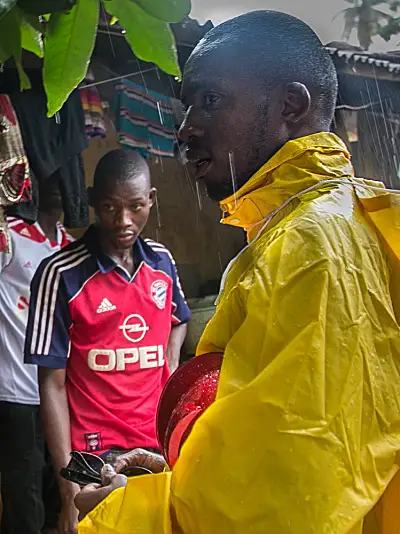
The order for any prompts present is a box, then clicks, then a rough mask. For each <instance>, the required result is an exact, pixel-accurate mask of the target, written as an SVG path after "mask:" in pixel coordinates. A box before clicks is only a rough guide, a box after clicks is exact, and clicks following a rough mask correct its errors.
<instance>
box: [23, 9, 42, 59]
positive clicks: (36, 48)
mask: <svg viewBox="0 0 400 534" xmlns="http://www.w3.org/2000/svg"><path fill="white" fill-rule="evenodd" d="M20 20H21V46H22V48H24V49H25V50H28V52H32V53H33V54H36V55H37V56H38V57H41V58H42V57H43V41H42V34H41V33H40V32H39V31H38V30H36V29H35V28H34V27H33V26H31V24H30V23H29V22H28V21H27V20H26V19H25V18H24V17H23V16H21V17H20Z"/></svg>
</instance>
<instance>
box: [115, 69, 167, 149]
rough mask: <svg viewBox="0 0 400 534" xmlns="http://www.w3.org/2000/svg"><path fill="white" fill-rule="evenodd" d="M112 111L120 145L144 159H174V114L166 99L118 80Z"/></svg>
mask: <svg viewBox="0 0 400 534" xmlns="http://www.w3.org/2000/svg"><path fill="white" fill-rule="evenodd" d="M115 89H116V99H115V105H114V112H115V116H116V130H117V133H118V140H119V142H120V143H121V145H123V146H125V147H129V148H135V149H138V150H139V151H140V152H141V153H142V154H143V155H144V156H148V155H149V154H155V155H157V156H165V157H171V158H173V157H174V141H175V122H176V120H175V114H174V111H173V109H172V106H171V101H170V98H168V97H167V96H164V95H161V94H159V93H157V92H155V91H149V90H147V89H146V88H144V87H142V86H140V85H137V84H135V83H133V82H130V81H128V80H122V82H119V83H118V84H117V85H116V86H115Z"/></svg>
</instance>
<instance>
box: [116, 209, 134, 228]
mask: <svg viewBox="0 0 400 534" xmlns="http://www.w3.org/2000/svg"><path fill="white" fill-rule="evenodd" d="M131 219H132V218H131V214H130V211H129V210H127V209H122V210H120V211H119V212H118V218H117V222H118V224H119V225H120V226H130V224H131V223H132V220H131Z"/></svg>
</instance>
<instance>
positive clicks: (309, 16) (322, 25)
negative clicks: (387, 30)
mask: <svg viewBox="0 0 400 534" xmlns="http://www.w3.org/2000/svg"><path fill="white" fill-rule="evenodd" d="M192 6H193V9H192V13H191V16H192V17H194V18H197V19H199V20H200V21H201V22H204V21H206V20H207V19H211V20H212V21H213V23H214V24H218V23H220V22H223V21H224V20H226V19H229V18H232V17H234V16H236V15H239V14H240V13H246V12H247V11H252V10H254V9H276V10H278V11H285V12H286V13H290V14H292V15H295V16H297V17H299V18H301V19H303V20H304V21H305V22H307V23H308V24H309V25H310V26H311V27H312V28H313V29H314V30H315V31H316V32H317V34H318V35H319V37H320V39H321V40H322V41H323V42H324V43H328V42H330V41H338V40H340V37H341V33H342V30H343V18H342V17H339V18H337V19H336V20H333V19H334V17H335V15H337V13H339V12H340V11H341V10H342V9H344V8H346V7H349V4H348V3H347V2H345V1H344V0H192ZM399 41H400V36H398V37H397V38H396V39H394V40H392V42H391V43H389V44H388V43H385V42H384V41H383V40H382V39H376V40H375V42H374V45H373V46H372V47H371V50H372V51H377V52H378V51H385V50H396V49H398V48H399V46H398V44H399ZM351 42H352V44H358V42H357V38H356V35H353V36H352V40H351Z"/></svg>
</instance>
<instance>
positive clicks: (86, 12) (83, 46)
mask: <svg viewBox="0 0 400 534" xmlns="http://www.w3.org/2000/svg"><path fill="white" fill-rule="evenodd" d="M98 20H99V2H98V0H78V2H77V4H76V6H74V7H73V8H72V10H71V11H70V12H69V13H62V14H53V15H52V16H51V18H50V22H49V25H48V28H47V32H46V37H45V48H44V69H43V82H44V87H45V90H46V94H47V115H48V116H49V117H52V116H53V115H54V113H56V112H57V111H58V110H59V109H60V108H61V107H62V105H63V104H64V102H65V101H66V100H67V98H68V97H69V95H70V94H71V93H72V91H73V90H74V89H75V88H76V87H77V86H78V85H79V83H80V82H81V81H82V80H83V78H84V77H85V75H86V72H87V69H88V65H89V61H90V58H91V55H92V52H93V47H94V43H95V38H96V29H97V23H98Z"/></svg>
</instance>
